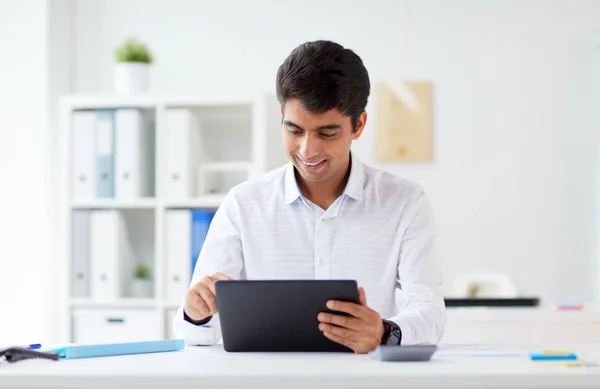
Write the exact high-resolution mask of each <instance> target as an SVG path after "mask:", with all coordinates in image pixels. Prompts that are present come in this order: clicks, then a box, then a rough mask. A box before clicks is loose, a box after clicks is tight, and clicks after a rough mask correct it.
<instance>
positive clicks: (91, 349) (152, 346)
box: [48, 339, 185, 359]
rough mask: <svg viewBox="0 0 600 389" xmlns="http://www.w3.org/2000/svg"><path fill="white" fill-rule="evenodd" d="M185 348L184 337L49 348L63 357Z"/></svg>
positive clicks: (111, 354) (106, 355)
mask: <svg viewBox="0 0 600 389" xmlns="http://www.w3.org/2000/svg"><path fill="white" fill-rule="evenodd" d="M184 348H185V343H184V341H183V339H173V340H152V341H147V342H131V343H108V344H90V345H82V346H67V347H61V348H57V349H52V350H48V351H49V352H54V353H57V354H58V355H59V357H60V358H61V359H75V358H93V357H109V356H115V355H130V354H147V353H163V352H169V351H178V350H182V349H184Z"/></svg>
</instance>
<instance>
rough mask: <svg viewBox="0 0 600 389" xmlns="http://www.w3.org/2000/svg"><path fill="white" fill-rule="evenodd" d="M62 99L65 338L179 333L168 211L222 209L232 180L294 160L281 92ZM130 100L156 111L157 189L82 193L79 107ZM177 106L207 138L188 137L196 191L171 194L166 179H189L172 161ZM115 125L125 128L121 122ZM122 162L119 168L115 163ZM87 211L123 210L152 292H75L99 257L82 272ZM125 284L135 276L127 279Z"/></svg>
mask: <svg viewBox="0 0 600 389" xmlns="http://www.w3.org/2000/svg"><path fill="white" fill-rule="evenodd" d="M59 109H60V137H61V142H60V145H61V147H60V153H59V154H60V156H61V158H62V161H61V167H62V169H61V172H60V176H61V183H62V188H61V192H62V195H61V215H62V217H63V219H62V220H61V223H60V231H59V232H58V235H59V236H60V243H61V244H60V249H59V250H60V253H59V257H60V260H59V261H58V263H57V264H56V265H57V266H56V270H55V271H56V274H57V279H58V280H59V285H60V286H59V287H60V288H62V290H63V291H64V296H65V299H64V301H65V303H64V306H62V307H61V310H60V312H59V313H58V314H57V318H56V322H55V323H54V325H56V326H57V327H58V328H59V329H60V330H59V331H58V332H59V333H60V337H61V339H59V340H60V341H62V342H80V343H86V342H111V341H135V340H140V339H147V338H150V339H156V338H168V337H170V336H171V335H170V334H171V328H170V322H171V319H172V315H173V314H174V312H175V310H176V309H177V307H178V303H179V302H181V301H182V300H183V298H184V295H181V296H180V299H178V301H174V299H173V296H170V297H171V298H167V296H166V282H167V275H166V274H165V271H166V269H167V263H168V262H167V261H169V258H167V254H166V249H165V235H166V233H167V231H166V228H167V227H166V220H165V219H166V214H167V213H168V212H169V211H171V210H181V209H184V210H193V209H211V210H216V209H217V208H218V207H219V206H220V204H221V202H222V200H223V198H224V196H225V194H226V192H227V191H228V190H229V189H230V188H231V187H232V186H233V185H235V184H237V183H239V182H242V181H244V180H245V179H248V178H253V177H256V176H258V175H260V174H262V173H264V172H266V171H268V170H270V169H273V168H275V167H278V166H281V165H282V164H284V163H285V162H286V156H285V154H284V152H283V149H282V145H281V114H280V112H279V105H278V103H277V100H276V99H275V96H273V95H261V96H244V97H239V96H235V97H211V96H191V97H190V96H152V95H140V96H114V95H70V96H65V97H63V98H62V100H61V102H60V108H59ZM123 109H136V110H143V112H144V113H145V115H147V116H148V117H149V118H150V120H149V121H148V122H147V123H146V125H147V126H149V128H151V129H152V131H150V132H148V134H149V135H148V136H149V137H150V138H149V142H151V150H152V156H151V157H152V158H150V159H148V160H149V161H151V162H150V166H148V168H151V174H152V176H153V177H152V178H153V182H152V185H153V188H152V193H151V194H150V195H149V196H144V197H133V198H131V197H125V198H120V197H118V196H117V194H116V192H115V194H113V195H112V196H109V197H102V198H99V197H98V196H93V197H85V198H81V197H77V196H76V195H75V194H74V193H75V192H74V188H73V187H74V182H75V178H73V177H74V173H75V166H74V165H75V160H76V158H77V157H75V155H76V151H74V146H75V144H74V139H73V135H74V127H75V125H74V120H73V118H74V115H75V114H76V113H78V112H80V111H97V110H123ZM173 110H185V111H186V112H188V113H190V117H191V118H193V123H194V124H195V127H194V129H193V130H192V131H193V132H194V131H195V132H194V133H193V135H192V138H193V139H197V140H198V141H199V143H191V144H190V145H193V146H198V147H189V151H190V152H191V153H193V154H194V155H193V156H192V157H193V158H192V160H193V161H194V163H193V165H192V169H193V170H192V171H191V172H190V175H189V177H188V178H190V179H191V180H192V185H191V186H190V188H191V189H190V191H191V192H188V195H185V196H169V195H168V194H169V193H170V192H169V191H168V190H167V185H173V183H172V182H171V181H170V180H176V179H180V178H179V177H177V174H175V173H172V172H171V171H169V169H170V167H169V166H170V165H169V161H168V159H169V157H168V156H169V155H172V154H173V152H174V150H173V149H172V148H173V147H174V146H173V143H169V141H170V139H171V138H169V137H170V136H171V134H173V133H174V132H173V131H176V129H174V128H171V127H172V126H173V123H174V122H172V121H171V122H169V120H168V118H167V116H168V115H169V114H170V112H173ZM169 123H170V124H171V127H169ZM114 131H119V128H118V127H117V128H115V130H114ZM144 133H145V134H146V132H144ZM115 138H117V136H116V135H115ZM193 139H190V142H192V141H193ZM113 142H115V139H113ZM169 147H171V149H169ZM181 147H182V148H188V145H187V143H185V142H184V146H181ZM118 149H119V147H116V146H115V147H114V150H115V153H116V151H118ZM181 152H182V153H184V150H181ZM169 153H171V154H169ZM114 171H115V172H114V175H115V176H116V175H117V174H118V173H117V168H116V167H115V168H114ZM116 179H117V178H115V180H116ZM78 212H79V213H82V214H85V215H88V214H94V213H96V214H98V213H102V212H105V213H107V214H110V215H115V212H116V213H117V214H118V215H120V216H119V218H122V220H123V223H124V227H123V231H126V233H125V232H123V234H124V235H125V234H126V235H127V236H128V237H129V239H131V240H132V242H133V243H132V242H129V243H130V244H129V246H131V247H133V248H132V250H131V252H130V256H129V258H130V259H131V260H134V261H136V262H146V263H147V264H148V265H149V266H150V269H151V275H152V280H153V292H152V295H151V296H146V297H131V296H129V295H127V294H126V293H124V292H123V291H121V293H120V295H118V296H112V297H108V298H107V297H101V296H100V297H99V296H94V295H93V294H92V292H91V291H90V290H88V291H87V294H85V293H84V294H85V295H83V296H82V295H80V294H81V292H80V291H79V292H77V293H75V288H74V287H73V286H72V285H74V284H73V279H74V277H77V276H78V275H79V277H86V276H87V277H88V278H91V277H94V275H93V274H92V272H93V271H92V269H91V267H92V265H91V264H90V263H89V262H91V261H93V259H92V258H91V257H92V254H91V253H90V254H89V258H88V260H89V262H88V266H89V267H90V269H89V271H88V274H76V273H75V272H73V269H74V259H73V258H74V256H75V254H74V251H75V249H74V248H73V247H74V245H76V244H79V243H81V242H83V241H85V239H88V240H89V239H91V238H90V236H91V233H90V232H89V231H88V230H86V229H85V228H81V225H76V224H75V222H74V220H75V219H74V215H75V214H76V213H78ZM119 220H121V219H119ZM90 225H91V224H90ZM87 228H88V229H89V228H90V227H89V226H88V227H87ZM78 234H79V235H78ZM95 242H96V244H98V242H102V239H101V238H100V240H98V237H97V236H96V240H95ZM107 245H110V243H107ZM88 246H89V245H88ZM90 250H92V249H90ZM98 257H99V256H98V253H97V252H96V254H95V256H94V258H95V260H96V261H99V258H98ZM142 257H143V258H142ZM106 260H107V261H109V260H110V259H109V258H106ZM122 265H123V264H120V266H122ZM129 266H130V267H121V268H120V269H121V270H120V271H123V269H128V270H127V271H131V268H132V267H131V266H133V265H132V264H129ZM121 276H122V275H121ZM123 284H124V285H127V281H124V282H123Z"/></svg>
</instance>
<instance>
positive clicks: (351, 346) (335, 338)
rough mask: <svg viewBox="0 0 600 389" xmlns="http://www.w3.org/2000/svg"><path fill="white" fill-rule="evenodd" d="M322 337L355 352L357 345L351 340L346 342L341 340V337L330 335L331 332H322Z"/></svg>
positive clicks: (344, 339)
mask: <svg viewBox="0 0 600 389" xmlns="http://www.w3.org/2000/svg"><path fill="white" fill-rule="evenodd" d="M323 335H325V336H326V337H327V338H328V339H330V340H332V341H334V342H336V343H339V344H341V345H343V346H346V347H348V348H349V349H351V350H353V351H355V349H356V348H357V347H358V343H357V342H354V341H352V340H348V339H346V338H342V337H341V336H338V335H336V334H332V333H331V332H323Z"/></svg>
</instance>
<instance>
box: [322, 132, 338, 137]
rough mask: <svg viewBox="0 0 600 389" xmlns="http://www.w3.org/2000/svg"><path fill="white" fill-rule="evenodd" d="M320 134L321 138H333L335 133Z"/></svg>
mask: <svg viewBox="0 0 600 389" xmlns="http://www.w3.org/2000/svg"><path fill="white" fill-rule="evenodd" d="M321 136H322V137H323V138H333V137H334V136H335V133H334V134H321Z"/></svg>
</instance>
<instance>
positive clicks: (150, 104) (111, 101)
mask: <svg viewBox="0 0 600 389" xmlns="http://www.w3.org/2000/svg"><path fill="white" fill-rule="evenodd" d="M253 102H254V97H253V96H216V97H211V98H206V97H199V96H175V97H170V96H163V95H153V94H146V93H144V94H137V95H136V94H134V95H122V96H121V95H118V94H77V95H71V96H66V97H64V98H63V99H62V100H61V103H62V104H63V106H64V107H65V108H67V109H69V110H77V109H80V110H83V109H103V108H157V107H160V106H164V107H167V108H176V107H215V106H216V107H219V106H241V105H247V106H250V105H251V104H253Z"/></svg>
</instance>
